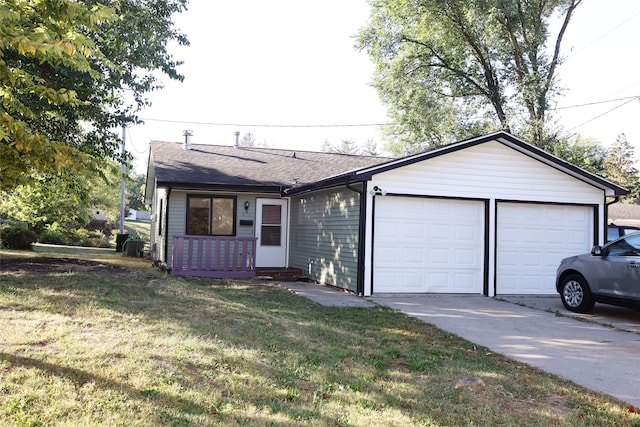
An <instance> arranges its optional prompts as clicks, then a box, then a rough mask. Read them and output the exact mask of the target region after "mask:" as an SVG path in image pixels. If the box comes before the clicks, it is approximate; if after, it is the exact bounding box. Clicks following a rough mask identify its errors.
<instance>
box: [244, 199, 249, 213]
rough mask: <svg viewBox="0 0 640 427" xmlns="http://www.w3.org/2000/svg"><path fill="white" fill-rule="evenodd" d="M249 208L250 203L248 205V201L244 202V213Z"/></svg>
mask: <svg viewBox="0 0 640 427" xmlns="http://www.w3.org/2000/svg"><path fill="white" fill-rule="evenodd" d="M249 206H250V203H249V201H248V200H247V201H246V202H244V210H245V211H248V210H249Z"/></svg>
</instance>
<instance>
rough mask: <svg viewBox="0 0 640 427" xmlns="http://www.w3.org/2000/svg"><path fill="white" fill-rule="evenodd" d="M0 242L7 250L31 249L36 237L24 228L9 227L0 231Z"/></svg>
mask: <svg viewBox="0 0 640 427" xmlns="http://www.w3.org/2000/svg"><path fill="white" fill-rule="evenodd" d="M0 241H1V242H2V246H3V247H5V248H8V249H31V247H32V246H33V244H34V243H35V242H37V241H38V236H37V235H36V233H34V232H33V231H31V230H28V229H26V228H24V227H20V226H11V227H4V228H2V229H0Z"/></svg>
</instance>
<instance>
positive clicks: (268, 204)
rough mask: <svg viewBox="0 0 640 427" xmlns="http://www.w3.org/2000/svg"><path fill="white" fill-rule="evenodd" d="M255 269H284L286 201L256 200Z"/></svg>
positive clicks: (285, 255) (285, 253) (285, 254)
mask: <svg viewBox="0 0 640 427" xmlns="http://www.w3.org/2000/svg"><path fill="white" fill-rule="evenodd" d="M256 237H257V238H258V246H257V249H256V267H285V263H286V257H287V201H286V200H283V199H257V200H256Z"/></svg>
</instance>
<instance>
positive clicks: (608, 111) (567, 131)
mask: <svg viewBox="0 0 640 427" xmlns="http://www.w3.org/2000/svg"><path fill="white" fill-rule="evenodd" d="M634 99H638V97H633V98H631V99H629V100H627V101H626V102H623V103H622V104H620V105H618V106H616V107H613V108H612V109H610V110H607V111H605V112H604V113H602V114H599V115H597V116H595V117H592V118H590V119H589V120H587V121H586V122H583V123H580V124H579V125H576V126H574V127H572V128H571V129H568V130H566V131H565V132H564V133H569V132H571V131H572V130H574V129H575V128H579V127H581V126H584V125H586V124H587V123H590V122H592V121H594V120H596V119H599V118H600V117H602V116H604V115H607V114H609V113H611V112H612V111H614V110H617V109H618V108H620V107H623V106H625V105H627V104H628V103H630V102H631V101H633V100H634Z"/></svg>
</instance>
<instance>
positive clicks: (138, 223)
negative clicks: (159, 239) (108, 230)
mask: <svg viewBox="0 0 640 427" xmlns="http://www.w3.org/2000/svg"><path fill="white" fill-rule="evenodd" d="M150 227H151V222H150V221H143V220H135V221H134V220H125V222H124V232H125V233H127V234H129V237H138V238H140V239H142V240H144V241H148V240H149V233H150V231H149V229H150ZM118 232H119V230H118V229H115V230H114V233H113V234H114V236H115V235H116V234H118ZM114 239H115V237H114ZM114 242H115V240H114Z"/></svg>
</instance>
